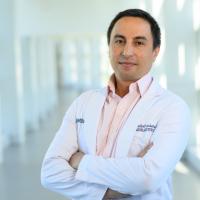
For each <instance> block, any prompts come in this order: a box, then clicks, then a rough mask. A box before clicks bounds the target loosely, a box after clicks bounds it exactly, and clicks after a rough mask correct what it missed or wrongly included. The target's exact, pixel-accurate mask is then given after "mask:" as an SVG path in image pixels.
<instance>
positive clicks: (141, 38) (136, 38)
mask: <svg viewBox="0 0 200 200" xmlns="http://www.w3.org/2000/svg"><path fill="white" fill-rule="evenodd" d="M134 39H135V40H146V41H147V38H146V37H144V36H137V37H135V38H134Z"/></svg>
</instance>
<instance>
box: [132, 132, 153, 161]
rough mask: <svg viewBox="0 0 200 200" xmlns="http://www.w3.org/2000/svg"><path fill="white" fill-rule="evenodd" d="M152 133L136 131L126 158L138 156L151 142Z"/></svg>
mask: <svg viewBox="0 0 200 200" xmlns="http://www.w3.org/2000/svg"><path fill="white" fill-rule="evenodd" d="M152 136H153V133H152V132H151V131H146V132H142V131H136V133H135V134H134V136H133V139H132V142H131V146H130V149H129V152H128V156H130V157H133V156H138V154H139V153H140V152H141V151H142V150H143V149H144V148H145V147H146V146H147V145H148V144H149V143H150V142H151V139H152Z"/></svg>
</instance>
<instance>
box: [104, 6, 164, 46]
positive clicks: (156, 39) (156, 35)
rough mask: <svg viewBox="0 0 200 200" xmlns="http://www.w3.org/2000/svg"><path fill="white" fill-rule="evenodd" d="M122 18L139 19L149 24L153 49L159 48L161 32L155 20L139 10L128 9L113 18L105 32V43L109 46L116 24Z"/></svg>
mask: <svg viewBox="0 0 200 200" xmlns="http://www.w3.org/2000/svg"><path fill="white" fill-rule="evenodd" d="M122 17H140V18H142V19H144V20H146V21H147V22H149V24H150V27H151V33H152V37H153V49H155V48H156V47H159V46H160V44H161V31H160V27H159V25H158V23H157V22H156V20H155V19H154V18H153V17H152V16H151V15H150V14H149V13H148V12H146V11H144V10H141V9H128V10H124V11H122V12H120V13H118V14H117V15H116V16H115V18H114V19H113V20H112V21H111V23H110V25H109V27H108V30H107V42H108V45H109V44H110V36H111V32H112V30H113V27H114V25H115V24H116V22H117V21H118V20H119V19H121V18H122Z"/></svg>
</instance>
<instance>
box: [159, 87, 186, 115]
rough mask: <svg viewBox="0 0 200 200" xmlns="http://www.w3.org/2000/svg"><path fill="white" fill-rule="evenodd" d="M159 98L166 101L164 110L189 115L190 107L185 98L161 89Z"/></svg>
mask: <svg viewBox="0 0 200 200" xmlns="http://www.w3.org/2000/svg"><path fill="white" fill-rule="evenodd" d="M161 99H162V100H163V101H166V102H167V106H166V107H165V111H166V112H171V113H174V114H175V115H177V114H179V115H184V114H186V115H188V116H189V115H190V108H189V106H188V104H187V103H186V102H185V100H184V99H183V98H182V97H180V96H179V95H177V94H175V93H174V92H172V91H170V90H167V89H163V93H162V95H161Z"/></svg>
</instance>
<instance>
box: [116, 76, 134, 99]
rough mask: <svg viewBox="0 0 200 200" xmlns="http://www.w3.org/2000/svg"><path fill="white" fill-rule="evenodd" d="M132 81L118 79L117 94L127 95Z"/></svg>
mask: <svg viewBox="0 0 200 200" xmlns="http://www.w3.org/2000/svg"><path fill="white" fill-rule="evenodd" d="M131 83H132V82H125V81H121V80H117V79H116V82H115V88H116V94H117V95H119V96H120V97H123V96H125V95H126V94H127V93H128V92H129V86H130V84H131Z"/></svg>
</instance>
